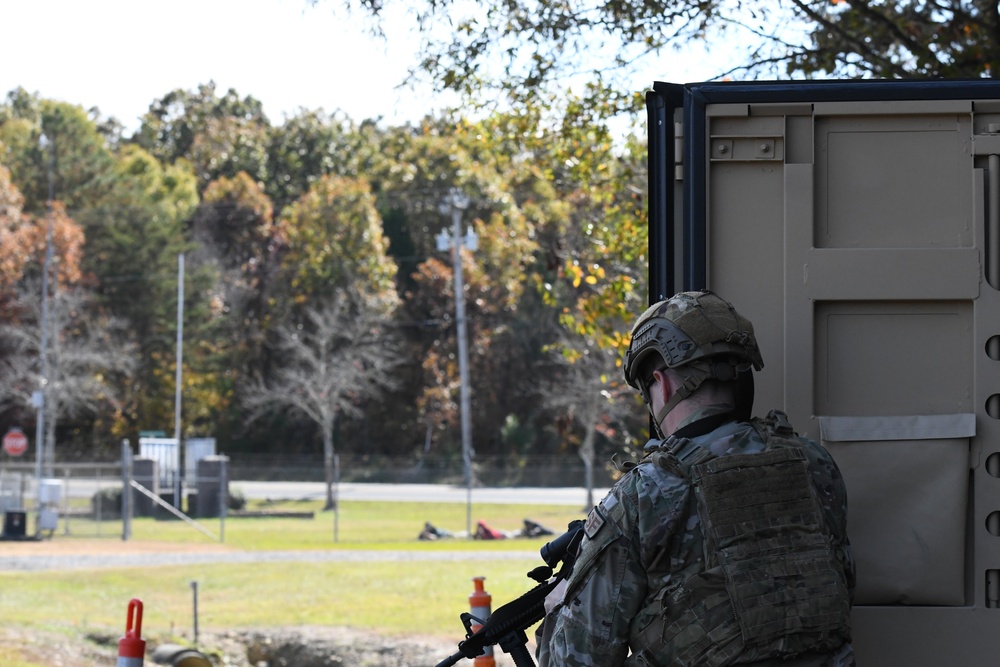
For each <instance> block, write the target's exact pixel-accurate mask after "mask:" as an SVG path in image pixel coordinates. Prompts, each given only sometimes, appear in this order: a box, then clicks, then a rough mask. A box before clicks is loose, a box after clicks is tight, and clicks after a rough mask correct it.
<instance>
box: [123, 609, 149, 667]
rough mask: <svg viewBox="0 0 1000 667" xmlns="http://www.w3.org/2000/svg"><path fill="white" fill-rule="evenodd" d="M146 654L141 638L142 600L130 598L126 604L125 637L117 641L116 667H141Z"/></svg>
mask: <svg viewBox="0 0 1000 667" xmlns="http://www.w3.org/2000/svg"><path fill="white" fill-rule="evenodd" d="M145 654H146V640H144V639H143V638H142V600H140V599H138V598H132V599H131V600H130V601H129V603H128V619H127V620H126V622H125V636H124V637H122V638H121V639H120V640H118V667H142V659H143V657H144V656H145Z"/></svg>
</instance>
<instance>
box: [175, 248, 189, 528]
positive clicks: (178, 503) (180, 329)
mask: <svg viewBox="0 0 1000 667" xmlns="http://www.w3.org/2000/svg"><path fill="white" fill-rule="evenodd" d="M183 361H184V253H180V254H179V255H177V372H176V373H175V375H174V439H175V440H176V441H177V466H178V468H179V470H178V471H177V475H176V476H175V477H174V507H176V508H177V509H180V508H181V507H182V506H183V501H182V499H181V493H182V492H183V488H184V486H183V483H182V481H181V477H182V476H183V474H184V466H186V465H187V462H186V461H184V457H183V456H182V449H181V375H182V373H181V364H182V363H183Z"/></svg>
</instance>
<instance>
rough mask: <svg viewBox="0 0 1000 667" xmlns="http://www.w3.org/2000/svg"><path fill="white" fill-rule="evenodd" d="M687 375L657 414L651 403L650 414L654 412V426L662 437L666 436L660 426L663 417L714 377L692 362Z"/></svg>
mask: <svg viewBox="0 0 1000 667" xmlns="http://www.w3.org/2000/svg"><path fill="white" fill-rule="evenodd" d="M688 368H689V369H690V370H688V374H687V377H685V378H684V382H683V384H681V386H680V387H678V388H677V389H676V390H674V393H673V395H672V396H671V397H670V399H669V400H667V402H666V403H664V404H663V407H662V408H660V409H659V410H657V411H656V413H655V414H653V413H652V404H650V414H653V427H654V428H655V429H656V432H657V433H658V434H659V436H660V437H661V438H663V437H666V436H665V435H664V433H663V431H662V429H661V428H660V424H661V423H663V419H664V418H665V417H666V416H667V414H669V413H670V411H671V410H673V409H674V408H676V407H677V404H678V403H680V402H681V401H683V400H684V399H685V398H687V397H688V396H690V395H691V394H693V393H694V392H695V391H696V390H697V389H698V387H700V386H701V385H702V383H703V382H705V380H707V379H709V378H710V377H712V374H711V372H710V371H707V370H704V369H702V368H698V365H697V364H691V365H690V366H689V367H688Z"/></svg>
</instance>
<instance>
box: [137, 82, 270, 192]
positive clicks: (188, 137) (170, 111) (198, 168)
mask: <svg viewBox="0 0 1000 667" xmlns="http://www.w3.org/2000/svg"><path fill="white" fill-rule="evenodd" d="M270 128H271V126H270V122H269V121H268V119H267V116H266V115H265V114H264V107H263V105H262V104H261V103H260V101H259V100H256V99H254V98H253V97H250V96H247V97H243V98H241V97H240V96H239V94H238V93H237V92H236V91H235V90H233V89H232V88H230V89H229V90H228V91H227V92H226V93H225V94H224V95H221V96H220V95H218V94H217V93H216V90H215V83H214V82H212V81H210V82H208V83H207V84H202V85H200V86H198V89H197V90H195V91H185V90H179V89H178V90H173V91H171V92H169V93H167V94H166V95H164V96H163V97H162V98H160V99H158V100H156V101H154V102H153V103H152V104H151V105H150V106H149V111H148V112H147V113H146V114H145V115H144V116H143V119H142V125H141V126H140V127H139V130H138V132H136V134H135V136H134V137H133V141H135V142H136V143H137V144H138V145H139V146H141V147H142V148H144V149H145V150H147V151H149V152H150V153H151V154H152V155H153V156H155V157H156V158H157V159H158V160H160V161H161V162H162V163H164V164H167V165H172V164H174V163H175V162H177V161H178V160H180V159H185V160H187V161H188V162H190V163H191V164H192V165H193V169H194V173H195V175H196V176H197V178H198V183H199V185H200V188H202V189H203V188H204V187H205V186H207V185H208V184H209V183H210V182H212V181H213V180H215V179H217V178H219V177H220V176H228V177H230V178H232V177H234V176H236V174H238V173H239V172H241V171H243V172H246V173H248V174H249V175H250V177H251V178H253V179H254V180H256V181H258V182H263V181H266V180H267V178H268V170H267V151H268V134H269V132H270Z"/></svg>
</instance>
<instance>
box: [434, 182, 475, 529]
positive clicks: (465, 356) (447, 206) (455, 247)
mask: <svg viewBox="0 0 1000 667" xmlns="http://www.w3.org/2000/svg"><path fill="white" fill-rule="evenodd" d="M468 207H469V197H468V196H467V195H465V194H462V193H461V192H460V191H459V190H457V189H452V191H451V192H450V193H449V195H448V198H447V199H446V200H445V201H444V202H442V204H441V213H442V214H445V215H447V214H448V213H451V228H452V230H451V238H448V235H447V234H446V233H445V232H444V231H443V230H442V232H441V233H440V234H438V236H437V237H436V238H437V245H438V250H442V251H443V250H447V249H448V248H449V247H450V248H451V250H452V269H453V270H452V272H453V273H454V276H455V324H456V329H457V334H458V374H459V410H460V414H461V420H462V463H463V464H464V467H465V490H466V500H465V530H466V534H467V535H468V536H469V537H472V456H473V451H472V422H471V418H470V407H469V346H468V341H467V334H466V329H465V286H464V282H463V280H462V253H461V247H462V245H463V244H464V245H465V247H466V248H468V249H469V250H475V249H476V246H477V242H478V239H477V238H476V235H475V234H473V233H472V230H471V229H470V230H469V232H468V234H467V235H466V236H465V238H464V239H463V238H462V213H463V212H464V211H465V209H467V208H468Z"/></svg>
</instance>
